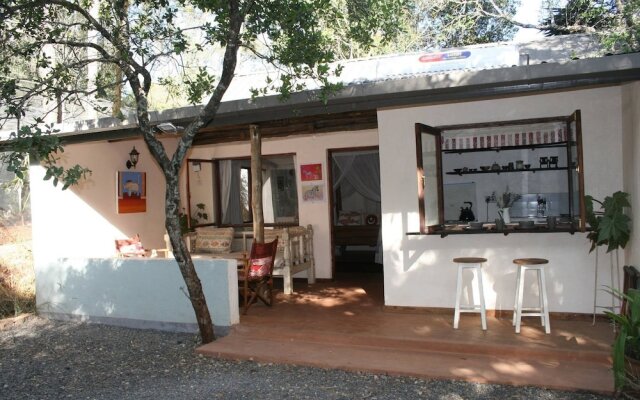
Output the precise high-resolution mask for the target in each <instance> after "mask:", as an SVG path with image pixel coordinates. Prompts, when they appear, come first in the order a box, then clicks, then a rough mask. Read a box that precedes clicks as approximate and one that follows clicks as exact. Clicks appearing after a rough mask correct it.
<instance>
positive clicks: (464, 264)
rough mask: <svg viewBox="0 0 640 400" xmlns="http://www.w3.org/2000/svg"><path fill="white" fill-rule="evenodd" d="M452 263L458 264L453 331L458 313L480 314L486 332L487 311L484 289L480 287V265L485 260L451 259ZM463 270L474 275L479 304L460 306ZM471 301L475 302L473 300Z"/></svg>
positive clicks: (476, 258)
mask: <svg viewBox="0 0 640 400" xmlns="http://www.w3.org/2000/svg"><path fill="white" fill-rule="evenodd" d="M453 262H454V263H456V264H458V283H457V284H456V311H455V314H454V316H453V329H458V323H459V322H460V313H462V312H468V313H469V312H471V313H480V320H481V322H482V330H485V331H486V330H487V310H486V308H485V305H484V288H483V286H482V263H485V262H487V259H486V258H482V257H457V258H454V259H453ZM465 269H471V270H472V271H473V272H474V274H475V275H476V281H477V282H478V292H479V297H480V304H470V305H465V306H460V296H461V295H462V271H463V270H465ZM472 301H474V302H475V300H472Z"/></svg>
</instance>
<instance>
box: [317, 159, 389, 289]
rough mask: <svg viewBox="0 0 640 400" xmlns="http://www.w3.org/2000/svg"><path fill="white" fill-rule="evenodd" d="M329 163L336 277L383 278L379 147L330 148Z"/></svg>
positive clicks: (333, 256) (333, 268) (334, 272)
mask: <svg viewBox="0 0 640 400" xmlns="http://www.w3.org/2000/svg"><path fill="white" fill-rule="evenodd" d="M327 165H328V166H329V168H328V170H329V171H328V172H329V184H330V188H331V191H330V193H331V195H330V196H329V199H330V205H329V206H330V210H331V213H330V214H331V240H332V245H331V251H332V263H333V266H332V272H333V277H334V279H338V280H340V279H341V278H347V279H354V278H355V279H366V280H368V279H374V280H375V279H376V278H379V279H380V280H382V245H381V244H382V241H381V236H380V227H381V224H380V220H381V207H380V205H381V203H380V158H379V154H378V147H362V148H349V149H332V150H329V151H328V163H327ZM358 276H359V278H358Z"/></svg>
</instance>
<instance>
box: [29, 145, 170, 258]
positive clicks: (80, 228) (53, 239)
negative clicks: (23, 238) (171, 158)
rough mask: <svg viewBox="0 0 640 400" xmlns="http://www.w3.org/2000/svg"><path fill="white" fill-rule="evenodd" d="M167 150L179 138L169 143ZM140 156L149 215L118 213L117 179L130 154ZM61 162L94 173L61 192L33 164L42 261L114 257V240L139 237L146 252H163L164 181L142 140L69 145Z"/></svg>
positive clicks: (37, 248)
mask: <svg viewBox="0 0 640 400" xmlns="http://www.w3.org/2000/svg"><path fill="white" fill-rule="evenodd" d="M164 144H165V146H167V147H168V148H169V151H171V152H173V150H174V149H175V140H166V141H165V142H164ZM134 145H135V147H136V149H137V150H138V151H139V152H140V158H139V162H138V165H137V166H136V169H135V170H136V171H141V172H146V174H147V212H144V213H131V214H118V213H117V207H116V206H117V204H116V179H117V178H116V175H117V172H118V171H126V170H127V168H126V166H125V163H126V161H127V160H128V159H129V152H130V151H131V148H132V147H133V146H134ZM63 161H64V162H65V163H66V164H67V165H73V164H80V165H82V166H83V167H86V168H89V169H90V170H91V171H92V174H91V176H89V178H88V179H87V180H83V181H82V182H81V183H80V184H79V185H78V186H73V187H70V188H69V189H67V190H65V191H62V190H61V189H60V186H58V187H54V186H53V185H52V184H51V182H50V181H43V180H42V177H43V176H44V169H43V168H41V167H39V166H32V167H31V169H30V174H31V210H32V222H33V254H34V258H35V261H36V262H37V261H38V258H39V257H48V258H50V257H112V256H114V255H115V254H116V250H115V244H114V240H115V239H125V238H128V237H132V236H134V235H136V234H140V238H141V240H142V244H143V245H144V246H145V247H146V248H149V249H151V248H164V247H165V245H164V239H163V235H164V231H165V229H164V220H165V218H164V215H165V214H164V194H165V184H164V177H163V176H162V174H161V172H160V167H159V166H158V165H157V164H156V162H155V161H154V160H153V159H152V157H151V155H150V154H149V151H148V150H147V148H146V145H145V144H144V142H143V141H142V140H134V141H123V142H114V143H106V142H98V143H87V144H78V145H71V146H67V147H65V152H64V153H63Z"/></svg>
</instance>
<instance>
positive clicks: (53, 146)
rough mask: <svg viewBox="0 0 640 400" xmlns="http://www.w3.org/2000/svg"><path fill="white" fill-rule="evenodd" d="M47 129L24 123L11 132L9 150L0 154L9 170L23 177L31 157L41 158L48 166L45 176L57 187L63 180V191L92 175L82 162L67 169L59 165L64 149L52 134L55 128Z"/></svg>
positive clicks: (45, 166) (44, 165)
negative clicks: (16, 130)
mask: <svg viewBox="0 0 640 400" xmlns="http://www.w3.org/2000/svg"><path fill="white" fill-rule="evenodd" d="M45 129H46V130H45V131H42V129H41V128H40V127H39V126H37V125H34V126H23V127H22V128H21V129H20V130H19V131H18V132H14V133H12V134H11V137H10V144H9V151H8V152H6V153H4V154H3V155H2V156H1V157H0V158H1V159H2V161H3V162H4V163H5V165H6V167H7V170H8V171H9V172H13V173H15V174H16V177H18V179H21V180H22V179H24V178H25V176H26V174H27V171H28V168H29V160H30V159H31V160H34V161H35V160H40V162H41V164H42V166H43V167H44V168H45V169H46V172H45V176H44V179H45V180H50V179H51V180H52V182H53V185H54V186H57V185H58V183H62V190H65V189H67V188H69V187H70V186H72V185H76V184H78V182H79V181H80V180H81V179H83V178H86V177H87V176H88V175H90V174H91V171H90V170H89V169H87V168H83V167H81V166H79V165H74V166H72V167H69V168H65V167H63V166H61V165H60V164H59V162H60V157H58V155H59V154H60V153H63V152H64V149H63V148H62V146H61V145H60V141H59V139H58V137H56V136H55V135H52V133H54V131H53V130H52V129H51V126H46V125H45Z"/></svg>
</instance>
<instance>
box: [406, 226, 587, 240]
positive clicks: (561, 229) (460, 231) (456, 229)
mask: <svg viewBox="0 0 640 400" xmlns="http://www.w3.org/2000/svg"><path fill="white" fill-rule="evenodd" d="M429 228H430V229H429V233H426V234H425V233H421V232H407V235H408V236H413V235H440V237H443V238H444V237H446V236H448V235H478V234H490V233H501V234H503V235H505V236H506V235H508V234H510V233H570V234H572V235H573V234H574V233H576V232H581V230H580V228H576V227H575V226H573V225H571V224H568V223H560V224H556V226H555V227H553V228H550V227H549V226H547V224H535V225H534V226H533V227H527V228H523V227H520V226H519V225H518V224H507V225H506V226H505V227H504V228H502V229H497V228H496V224H492V223H486V224H484V225H483V226H482V228H472V227H470V226H468V225H466V224H464V225H444V226H440V227H438V226H435V227H429ZM589 230H590V229H589V228H587V229H586V231H589Z"/></svg>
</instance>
